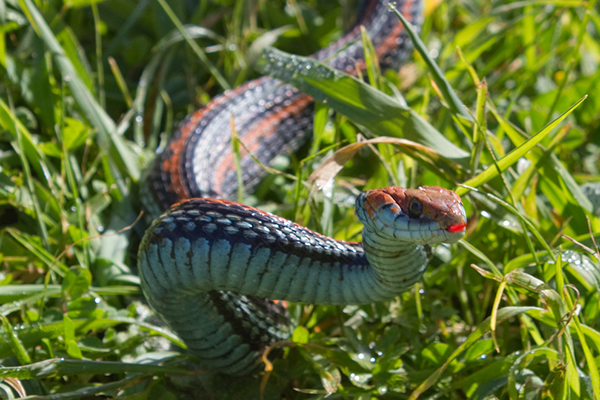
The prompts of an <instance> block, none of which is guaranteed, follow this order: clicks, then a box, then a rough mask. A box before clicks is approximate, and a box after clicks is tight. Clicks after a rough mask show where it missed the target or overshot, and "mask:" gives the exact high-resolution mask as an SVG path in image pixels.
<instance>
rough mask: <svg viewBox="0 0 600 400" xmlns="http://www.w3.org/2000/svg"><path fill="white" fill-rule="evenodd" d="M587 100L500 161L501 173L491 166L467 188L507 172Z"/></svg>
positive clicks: (465, 191) (460, 189) (460, 192)
mask: <svg viewBox="0 0 600 400" xmlns="http://www.w3.org/2000/svg"><path fill="white" fill-rule="evenodd" d="M586 98H587V96H584V97H582V98H581V99H580V100H579V101H578V102H576V103H575V104H573V105H572V106H571V107H569V109H568V110H567V111H565V112H564V113H562V114H561V115H560V116H559V117H558V118H556V119H555V120H554V121H552V122H551V123H550V124H548V125H546V126H545V127H544V128H543V129H542V130H541V131H539V132H538V133H536V134H535V135H533V136H532V137H531V138H530V139H529V140H527V141H526V142H524V143H523V144H522V145H520V146H519V147H517V148H516V149H514V150H513V151H511V152H510V153H508V154H507V155H506V156H504V157H503V158H502V159H500V160H498V166H499V167H500V171H498V169H497V168H496V166H495V165H492V166H489V167H488V168H486V169H485V170H484V171H483V172H482V173H480V174H479V175H477V176H475V177H474V178H471V179H469V180H468V181H466V182H465V183H464V185H465V186H470V187H479V186H481V185H483V184H484V183H486V182H487V181H489V180H491V179H493V178H495V177H497V176H498V175H499V174H500V172H503V171H505V170H506V169H507V168H508V167H510V166H511V165H513V164H514V163H516V162H517V161H518V160H519V158H521V157H523V156H525V154H527V152H529V150H531V148H533V146H535V145H536V144H538V143H539V142H540V141H541V140H542V139H543V138H545V137H546V136H547V135H548V134H549V133H550V132H552V130H553V129H554V128H556V127H557V126H558V125H559V124H560V123H561V122H562V121H563V120H564V119H565V118H567V117H568V116H569V114H571V113H572V112H573V111H574V110H575V109H576V108H577V107H579V105H580V104H581V103H582V102H583V101H584V100H585V99H586ZM468 190H469V189H467V188H465V187H459V188H457V189H456V194H458V195H459V196H461V195H463V194H465V193H467V192H468Z"/></svg>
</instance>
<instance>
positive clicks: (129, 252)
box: [0, 0, 600, 399]
mask: <svg viewBox="0 0 600 400" xmlns="http://www.w3.org/2000/svg"><path fill="white" fill-rule="evenodd" d="M91 3H96V2H87V1H70V2H66V1H65V2H58V1H50V2H33V1H32V0H20V1H18V2H16V1H7V2H6V6H5V7H0V17H1V18H2V26H3V29H2V35H0V64H1V65H2V67H1V68H0V70H1V71H2V74H1V79H2V81H1V82H2V85H1V88H2V91H1V92H0V127H1V128H2V132H1V133H0V261H2V266H3V268H2V270H0V312H1V314H2V316H3V320H2V322H3V324H2V329H3V330H2V332H3V333H2V340H0V364H1V365H2V366H3V367H5V368H0V377H3V378H4V379H5V380H4V381H3V382H0V397H2V398H4V397H6V398H14V397H16V396H17V393H21V394H22V395H30V396H34V395H37V396H45V395H47V394H50V393H53V394H54V396H55V397H53V398H56V399H60V398H65V399H66V398H75V397H77V396H79V397H83V396H91V395H94V394H98V393H104V394H107V395H120V396H123V397H126V396H129V397H130V398H159V397H160V398H195V396H199V393H202V394H203V395H206V396H209V397H208V398H210V396H212V398H258V397H259V395H260V392H261V390H262V392H263V393H262V394H263V395H264V398H265V399H279V398H282V397H286V398H307V397H308V394H312V395H313V397H319V396H321V397H322V396H324V395H327V394H330V397H329V398H356V399H370V398H372V397H377V396H379V397H381V398H417V397H419V396H420V397H419V398H456V399H462V398H474V399H484V398H494V397H493V396H495V397H496V398H502V399H518V398H548V399H550V398H551V399H559V398H560V399H567V398H570V399H577V398H582V399H592V398H598V397H599V396H600V376H599V374H598V369H597V360H598V356H599V355H600V332H599V329H600V328H599V321H598V317H599V316H600V307H599V306H598V305H599V304H600V292H599V288H600V269H599V264H598V260H597V259H596V256H595V254H593V253H594V251H596V246H595V243H594V242H593V240H592V239H593V237H591V235H590V230H591V232H592V233H594V234H597V232H598V230H599V229H600V221H599V220H598V218H597V216H596V215H594V214H593V209H594V208H593V204H592V203H590V201H589V200H588V199H587V198H586V197H585V195H584V194H583V193H582V191H581V189H580V186H579V185H580V184H582V183H584V182H587V181H598V180H600V173H599V171H598V168H599V165H600V161H599V157H600V148H599V147H598V146H599V144H600V143H599V141H598V138H597V135H595V133H597V131H598V129H600V119H599V118H598V116H599V115H600V100H599V98H598V93H600V72H599V68H598V65H599V63H600V46H599V45H598V43H600V40H599V39H600V38H599V35H598V31H599V29H600V15H598V13H597V11H596V9H595V1H591V2H587V3H584V2H580V1H562V0H561V1H558V0H557V1H524V2H512V3H510V2H508V3H507V2H504V3H497V2H486V1H465V2H461V3H458V2H439V1H430V2H428V3H427V7H426V10H427V11H426V18H425V21H424V24H423V26H422V27H421V29H420V31H419V35H420V37H421V39H422V43H417V50H418V51H415V52H414V54H413V56H412V57H411V58H410V59H409V61H408V62H407V63H406V64H405V65H404V66H403V68H402V69H401V71H400V73H398V74H397V73H395V72H394V71H383V72H381V74H380V72H379V71H378V69H377V68H375V67H374V66H373V65H374V64H373V63H367V64H368V65H370V66H371V68H370V69H369V71H367V73H365V76H368V77H369V79H368V81H369V82H373V83H374V84H373V85H372V86H370V85H368V84H366V83H363V82H360V81H358V80H356V79H354V78H351V77H348V76H345V75H341V74H335V73H334V72H332V71H328V70H326V69H325V67H323V66H320V65H317V64H316V63H315V62H314V61H311V60H310V59H299V58H295V60H294V61H292V60H290V57H289V54H292V53H294V54H301V55H308V54H311V53H312V52H314V51H315V50H317V49H318V48H320V47H322V46H324V45H326V44H327V43H329V42H330V41H332V40H334V39H335V38H337V37H339V36H340V35H341V34H342V32H343V30H344V29H345V28H347V27H348V25H347V24H345V23H344V25H342V23H341V21H342V20H345V19H349V18H350V17H351V15H352V13H350V12H349V11H347V10H345V9H344V10H342V6H341V5H340V4H339V3H338V2H335V1H333V0H332V1H306V2H301V1H290V2H287V7H286V8H285V11H283V10H284V6H285V4H284V3H285V2H281V1H264V0H259V1H257V2H248V3H246V2H245V1H242V0H238V1H233V0H232V1H220V2H204V1H201V2H185V1H179V0H172V1H168V2H166V1H160V2H152V1H149V0H141V1H133V0H131V1H100V2H97V5H90V4H91ZM344 4H345V3H344ZM340 16H343V18H339V17H340ZM390 17H393V15H392V14H391V15H390ZM281 27H284V28H281ZM191 43H193V44H192V45H191V46H190V44H191ZM270 45H275V47H276V48H278V49H281V50H282V51H278V50H271V49H269V46H270ZM263 51H264V52H266V53H264V54H267V55H269V56H272V57H277V58H278V60H281V61H285V63H286V64H287V65H288V70H278V69H277V68H276V67H275V66H274V65H275V64H273V63H271V64H269V58H270V57H266V58H260V57H259V55H260V54H263V53H262V52H263ZM98 57H100V59H99V58H98ZM294 62H296V63H298V62H301V63H314V64H311V66H312V68H311V71H313V73H312V74H296V73H293V72H294V71H295V68H296V67H297V66H296V65H292V64H293V63H294ZM255 64H257V65H255ZM435 65H437V66H439V69H438V68H436V67H435ZM289 68H292V73H290V72H289ZM256 69H261V70H265V71H267V72H269V73H271V74H273V75H274V76H276V77H279V78H282V79H286V80H290V81H291V82H292V83H294V84H295V85H297V86H299V87H300V88H301V89H302V90H305V91H307V92H308V93H310V94H311V95H312V96H314V97H315V98H317V99H319V100H326V105H325V106H322V105H319V106H318V107H317V113H316V116H315V124H314V125H315V137H314V140H313V143H312V144H311V145H308V146H307V148H305V149H304V150H303V151H302V152H300V153H298V154H295V155H289V156H287V157H283V158H281V159H279V160H277V163H276V165H274V167H275V168H276V169H278V170H280V171H284V172H285V173H276V172H275V171H272V173H271V174H270V175H269V176H268V177H267V178H266V179H265V182H263V184H262V185H261V186H260V187H259V188H258V190H257V191H256V192H255V193H254V194H252V195H251V196H246V198H245V202H247V203H251V204H253V205H258V206H259V207H261V208H262V209H265V210H269V211H274V212H276V213H278V214H280V215H283V216H285V217H288V218H292V219H294V220H296V221H298V222H300V223H302V224H305V225H307V226H309V227H310V228H312V229H315V230H319V231H321V232H324V233H326V234H331V235H333V236H335V237H336V238H340V239H348V240H355V239H357V238H358V235H359V234H360V229H361V227H360V225H359V224H358V223H357V222H356V220H355V218H354V215H353V211H352V208H353V205H352V202H351V200H352V198H353V197H354V196H355V195H356V194H357V193H358V191H360V190H363V189H367V188H373V187H381V186H387V185H390V184H401V185H404V186H411V187H414V186H418V185H441V186H445V187H448V188H452V189H455V190H456V191H457V192H459V193H460V194H461V195H462V196H463V200H464V202H465V205H466V208H467V210H468V214H469V218H470V223H469V227H468V232H467V236H466V237H465V239H464V241H462V242H461V243H459V244H457V245H454V246H452V247H449V248H447V247H444V246H441V247H439V248H438V249H436V251H435V257H434V259H433V260H432V266H431V267H430V268H429V269H428V271H427V273H426V274H425V277H424V279H423V281H422V282H420V283H419V284H417V285H416V286H415V288H414V289H413V290H411V291H409V292H406V293H403V294H401V295H400V296H399V297H398V299H395V300H393V301H390V302H384V303H380V304H374V305H367V306H360V307H359V306H347V307H343V308H342V307H331V306H329V307H313V306H310V305H308V306H303V305H291V306H290V313H291V316H292V319H293V321H294V322H295V323H296V324H298V326H299V327H298V328H296V330H295V331H294V335H293V337H292V341H293V342H294V343H288V344H287V345H286V346H285V351H284V353H283V357H279V358H274V359H272V360H271V361H273V370H272V371H271V372H270V374H269V375H268V379H261V377H260V376H250V377H246V378H239V379H238V378H236V379H231V378H225V379H223V378H220V377H218V376H214V375H212V374H204V375H200V374H198V373H197V372H196V371H195V368H196V367H195V366H194V365H195V364H194V361H195V360H193V358H191V357H189V356H185V352H184V351H181V352H177V351H175V350H176V349H177V347H176V346H175V347H172V348H170V349H169V348H168V347H167V344H169V343H178V339H177V338H176V337H175V336H174V335H173V334H172V333H170V332H168V331H167V330H165V329H164V328H162V327H161V325H160V322H159V321H158V320H157V319H155V318H153V317H152V316H151V315H149V314H148V309H147V308H146V307H145V306H144V305H143V300H142V298H141V293H140V290H139V279H138V277H137V274H136V259H135V254H136V252H137V246H138V243H139V240H140V235H141V234H142V233H143V222H141V221H143V219H139V218H138V217H139V212H140V211H141V209H140V204H139V200H138V195H137V193H138V180H139V177H140V174H141V171H142V170H143V168H144V167H145V166H146V165H147V163H148V162H149V160H151V158H152V156H153V154H154V152H155V149H156V147H157V146H164V143H165V142H166V140H167V139H168V137H170V135H171V133H172V132H173V130H174V129H175V127H176V124H177V123H178V122H179V121H181V120H182V119H183V117H184V116H185V115H186V114H187V113H189V112H191V111H193V110H195V109H197V108H199V107H201V106H203V105H204V104H206V102H208V101H209V100H210V99H211V98H212V97H214V96H215V95H217V94H219V93H220V92H221V91H222V90H223V89H224V88H227V87H235V86H237V85H239V84H240V83H242V82H244V81H246V80H248V79H251V78H253V77H255V76H258V72H256ZM585 96H588V97H587V98H585ZM329 107H330V108H331V109H333V110H334V111H337V112H335V113H333V112H330V110H329ZM380 136H387V137H389V138H380ZM400 137H403V138H405V139H410V140H411V141H413V142H415V143H416V144H411V143H408V142H402V141H399V140H398V138H400ZM363 138H370V139H375V140H373V141H371V142H369V145H364V146H362V147H361V149H360V150H359V151H357V152H356V154H353V155H352V157H350V155H351V154H350V153H349V152H350V151H356V150H357V149H358V145H353V146H354V147H349V148H343V146H345V145H348V144H351V143H355V142H356V141H357V140H363ZM398 144H400V146H399V145H398ZM423 145H425V146H427V147H428V148H423V147H422V146H423ZM340 149H341V150H340ZM336 150H339V151H340V152H342V154H345V155H348V156H349V157H348V158H349V160H348V161H347V162H346V163H345V164H343V165H337V164H336V165H333V166H332V164H331V158H328V157H330V156H331V155H332V154H333V152H334V151H336ZM344 152H345V153H344ZM338 154H340V153H338ZM328 163H330V164H328ZM333 164H335V163H333ZM319 165H324V167H322V168H318V166H319ZM342 167H343V168H342ZM327 168H329V169H327ZM331 168H333V169H331ZM340 168H341V169H340ZM315 170H316V171H317V172H316V174H314V173H315ZM324 170H325V172H323V171H324ZM311 174H312V176H311ZM327 174H329V175H327ZM332 175H335V176H336V178H335V185H334V186H333V188H331V187H327V188H326V190H327V191H330V192H327V195H323V192H321V191H319V190H315V189H314V188H313V189H312V190H311V186H310V182H312V181H318V179H319V178H321V179H324V178H325V179H326V180H327V178H329V177H330V176H332ZM246 195H247V194H246ZM588 220H589V224H588ZM563 235H568V236H569V237H572V238H575V240H576V241H577V242H578V243H581V244H583V245H584V246H586V247H583V246H580V245H578V244H576V243H574V242H572V241H570V240H568V239H566V238H565V236H563ZM590 249H591V251H590ZM179 344H181V343H179ZM182 354H183V355H182ZM261 381H262V385H263V386H262V388H263V389H261ZM5 394H6V395H5ZM129 397H128V398H129ZM40 398H45V397H40Z"/></svg>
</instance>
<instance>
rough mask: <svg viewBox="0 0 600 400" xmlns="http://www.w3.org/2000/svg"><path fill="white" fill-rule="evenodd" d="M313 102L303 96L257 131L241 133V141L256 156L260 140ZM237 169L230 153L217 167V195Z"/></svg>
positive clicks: (257, 128)
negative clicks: (230, 173)
mask: <svg viewBox="0 0 600 400" xmlns="http://www.w3.org/2000/svg"><path fill="white" fill-rule="evenodd" d="M312 101H313V99H312V97H310V96H308V95H302V96H301V97H300V98H299V99H298V100H297V101H296V102H295V103H293V104H290V105H289V106H286V107H283V108H282V109H281V110H279V112H277V113H275V114H273V115H271V116H270V117H269V118H265V119H264V120H263V121H262V122H261V123H260V124H259V125H258V126H257V127H256V128H255V129H253V130H252V131H249V132H247V133H246V134H243V132H242V133H241V136H240V139H241V140H242V142H244V144H245V145H246V147H247V148H248V149H249V150H250V152H251V153H252V154H256V153H257V152H258V151H259V150H260V142H259V141H258V139H260V138H268V137H269V136H271V135H273V134H274V133H275V131H276V129H277V126H278V125H279V124H280V123H281V121H282V120H284V119H286V118H289V117H293V116H296V115H298V114H299V113H300V112H302V110H303V109H304V108H305V107H306V106H307V105H309V104H310V103H311V102H312ZM241 153H242V157H243V156H244V155H245V154H246V150H245V149H243V148H242V149H241ZM232 169H235V163H234V162H233V153H232V152H228V154H227V155H226V156H225V158H224V159H223V161H222V162H221V163H220V164H219V165H218V166H217V168H216V170H215V175H214V177H215V178H214V181H213V182H214V185H215V190H216V191H217V193H220V192H221V184H222V183H223V181H224V179H225V175H226V174H227V172H228V171H230V170H232Z"/></svg>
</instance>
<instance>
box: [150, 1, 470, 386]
mask: <svg viewBox="0 0 600 400" xmlns="http://www.w3.org/2000/svg"><path fill="white" fill-rule="evenodd" d="M415 1H416V0H406V1H404V2H401V4H400V5H399V8H400V9H401V10H402V11H403V13H404V14H405V15H406V16H408V17H409V18H410V19H411V20H412V21H418V18H419V15H420V5H419V3H418V2H415ZM365 10H366V11H365V12H364V18H363V19H362V20H361V23H362V24H364V25H365V27H366V28H367V31H368V33H369V34H370V35H371V39H372V41H373V43H374V47H375V49H376V52H377V54H378V55H379V56H380V58H381V60H382V62H383V63H384V64H389V65H395V64H397V63H398V62H399V60H400V59H401V58H403V57H405V55H406V54H405V53H406V50H405V47H406V38H405V37H404V33H403V30H402V28H401V25H399V24H398V23H397V22H396V21H395V19H392V18H391V16H388V15H387V14H386V10H387V1H370V2H368V4H367V5H366V8H365ZM357 37H359V30H358V28H357V29H354V30H353V31H351V32H350V33H349V34H348V35H346V36H345V37H343V38H342V39H340V40H339V41H338V42H336V43H334V44H333V45H331V46H330V47H328V48H326V49H324V50H322V51H321V52H319V53H318V54H316V57H317V58H319V59H327V58H328V57H329V58H330V60H329V63H330V65H332V66H335V67H336V68H340V69H343V70H346V71H349V72H351V70H354V69H355V68H356V65H359V67H360V63H361V62H362V61H361V60H362V47H361V45H360V42H358V43H357V42H356V39H357ZM311 102H312V99H310V98H309V97H308V96H306V95H304V94H302V93H299V92H298V91H297V90H296V89H294V88H292V87H291V86H289V85H286V84H283V83H281V82H280V81H277V80H275V79H271V78H260V79H258V80H256V81H253V82H250V83H248V84H246V85H244V86H241V87H240V88H237V89H235V90H233V91H230V92H226V93H225V94H224V95H222V96H220V97H218V98H216V99H215V100H213V101H212V102H211V103H209V104H208V105H207V107H205V108H204V109H202V110H199V111H197V112H196V113H194V114H192V115H191V116H188V117H187V118H186V120H185V121H183V122H182V124H181V125H180V127H179V129H178V131H177V132H176V133H175V135H174V137H173V139H172V141H171V142H170V144H169V145H168V147H167V149H166V151H165V152H163V153H162V154H161V155H160V156H159V157H158V158H157V159H156V160H155V162H154V163H153V165H152V166H151V168H150V169H149V171H148V173H147V174H146V176H145V182H144V185H143V186H142V187H143V188H144V192H143V194H142V200H143V201H144V203H145V206H146V208H147V210H148V211H149V212H150V213H151V214H158V213H160V212H161V211H163V210H165V209H166V210H167V211H166V212H165V213H163V214H162V215H161V216H160V217H158V218H156V219H155V220H154V222H153V223H152V225H151V226H150V228H148V230H147V231H146V233H145V235H144V238H143V239H142V243H141V245H140V249H139V253H138V263H139V270H140V277H141V283H142V289H143V292H144V294H145V296H146V298H147V300H148V302H149V304H150V305H151V307H152V308H153V309H154V310H155V311H156V312H157V314H158V315H159V316H160V317H161V318H162V319H163V320H164V322H165V323H166V324H167V325H168V326H169V327H170V328H171V329H173V330H174V331H175V332H176V333H177V334H178V335H179V336H180V337H181V339H182V340H183V341H184V342H185V343H186V345H187V346H188V349H189V350H190V351H191V352H192V353H194V354H196V355H197V356H199V358H200V359H201V360H202V361H203V362H204V363H205V365H206V366H207V367H209V368H210V369H213V370H217V371H220V372H224V373H227V374H232V375H239V374H244V373H247V372H249V371H251V370H252V369H253V368H255V366H256V365H257V359H258V357H259V356H260V354H261V352H262V351H263V350H264V348H265V346H267V345H269V344H272V343H273V342H275V341H278V340H282V339H286V338H287V337H288V336H289V333H290V328H289V323H288V320H287V316H286V312H285V309H284V306H283V305H282V304H281V303H279V302H274V301H271V300H268V299H274V300H286V301H294V302H305V303H314V304H363V303H370V302H375V301H380V300H384V299H389V298H393V297H395V296H397V295H398V294H399V293H400V292H402V291H404V290H406V289H408V288H409V287H410V286H411V285H412V284H413V283H414V282H416V281H417V280H419V279H420V277H421V276H422V274H423V272H424V270H425V268H426V266H427V263H428V260H429V255H430V246H431V245H432V244H436V243H441V242H448V243H453V242H455V241H457V240H458V239H460V238H461V237H462V236H463V235H464V231H465V226H466V215H465V211H464V208H463V206H462V203H461V201H460V198H459V197H458V196H457V195H456V194H454V193H453V192H451V191H449V190H446V189H441V188H437V187H422V188H419V189H403V188H399V187H389V188H383V189H375V190H371V191H367V192H364V193H362V194H361V195H360V196H358V198H357V201H356V215H357V217H358V219H359V220H360V221H361V222H362V223H363V225H364V229H363V235H362V236H363V241H362V243H349V242H343V241H338V240H334V239H331V238H328V237H325V236H322V235H320V234H318V233H315V232H312V231H311V230H309V229H307V228H304V227H301V226H299V225H297V224H295V223H293V222H291V221H288V220H286V219H283V218H280V217H278V216H275V215H272V214H269V213H266V212H263V211H260V210H258V209H255V208H252V207H249V206H246V205H243V204H238V203H234V202H232V201H229V200H226V199H229V198H231V197H232V196H233V195H234V194H235V193H236V191H237V186H236V185H237V184H236V180H235V172H234V168H233V157H232V154H231V150H230V147H231V146H230V132H231V125H230V124H231V116H232V115H233V120H234V124H235V127H236V130H237V131H238V132H239V135H240V139H241V140H242V141H244V142H245V143H246V144H247V145H248V146H249V147H250V149H251V151H253V152H254V154H257V155H258V156H259V159H260V160H261V161H262V162H264V163H267V164H268V163H269V162H270V161H271V160H272V159H273V158H274V156H275V155H277V154H280V153H282V152H287V151H290V150H294V149H296V148H297V147H298V146H299V145H300V143H302V142H303V141H304V138H305V136H306V132H307V131H309V130H310V123H311V107H310V105H311ZM242 168H243V171H244V173H245V176H244V184H245V188H246V190H251V189H252V187H253V186H254V185H256V183H257V182H258V180H259V179H260V177H261V172H262V170H261V169H259V168H258V167H257V166H256V164H255V163H254V162H252V160H251V159H250V157H248V156H244V157H243V158H242ZM173 204H175V205H173ZM169 207H170V208H169Z"/></svg>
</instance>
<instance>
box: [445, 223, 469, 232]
mask: <svg viewBox="0 0 600 400" xmlns="http://www.w3.org/2000/svg"><path fill="white" fill-rule="evenodd" d="M466 227H467V224H466V223H463V224H455V225H450V226H449V227H447V228H446V230H447V231H448V232H450V233H456V232H460V231H463V230H465V228H466Z"/></svg>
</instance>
